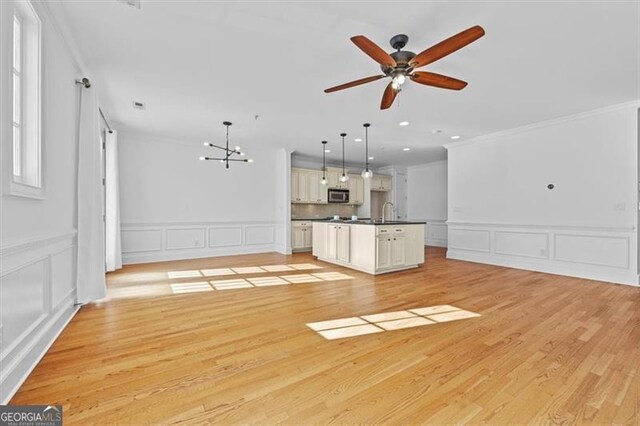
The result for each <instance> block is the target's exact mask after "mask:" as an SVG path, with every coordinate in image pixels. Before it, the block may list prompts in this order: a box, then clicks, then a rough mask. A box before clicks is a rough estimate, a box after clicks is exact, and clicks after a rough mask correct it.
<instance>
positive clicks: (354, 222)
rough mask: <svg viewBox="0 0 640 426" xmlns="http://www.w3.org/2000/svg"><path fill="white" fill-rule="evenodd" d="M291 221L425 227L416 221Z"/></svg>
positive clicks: (421, 222)
mask: <svg viewBox="0 0 640 426" xmlns="http://www.w3.org/2000/svg"><path fill="white" fill-rule="evenodd" d="M291 220H304V221H308V222H329V223H344V224H345V225H375V226H380V225H426V224H427V222H425V221H418V220H388V221H386V222H381V221H379V220H376V221H372V220H370V219H358V220H349V219H340V220H335V219H291Z"/></svg>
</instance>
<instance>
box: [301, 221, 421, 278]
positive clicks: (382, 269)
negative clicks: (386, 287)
mask: <svg viewBox="0 0 640 426" xmlns="http://www.w3.org/2000/svg"><path fill="white" fill-rule="evenodd" d="M424 228H425V226H424V224H419V223H418V224H401V225H367V224H349V225H345V224H341V223H330V222H315V223H314V224H313V233H314V236H315V237H314V239H313V255H314V256H317V257H318V259H320V260H325V261H327V262H331V263H336V264H338V265H343V266H346V267H348V268H353V269H357V270H359V271H363V272H367V273H369V274H374V275H375V274H383V273H386V272H394V271H401V270H403V269H409V268H415V267H416V266H418V265H420V264H422V263H424Z"/></svg>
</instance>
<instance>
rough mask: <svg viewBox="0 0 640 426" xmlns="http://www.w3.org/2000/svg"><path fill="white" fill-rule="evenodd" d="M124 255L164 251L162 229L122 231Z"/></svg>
mask: <svg viewBox="0 0 640 426" xmlns="http://www.w3.org/2000/svg"><path fill="white" fill-rule="evenodd" d="M120 236H121V243H122V253H140V252H149V251H160V250H162V229H122V231H121V234H120Z"/></svg>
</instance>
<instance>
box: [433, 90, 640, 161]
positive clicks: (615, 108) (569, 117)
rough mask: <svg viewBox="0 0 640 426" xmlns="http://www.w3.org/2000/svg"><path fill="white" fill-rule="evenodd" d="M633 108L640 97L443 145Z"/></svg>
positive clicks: (455, 144)
mask: <svg viewBox="0 0 640 426" xmlns="http://www.w3.org/2000/svg"><path fill="white" fill-rule="evenodd" d="M627 108H629V109H631V108H640V99H636V100H633V101H630V102H623V103H620V104H615V105H609V106H606V107H602V108H597V109H594V110H589V111H584V112H580V113H577V114H571V115H566V116H564V117H559V118H554V119H551V120H545V121H540V122H537V123H533V124H527V125H525V126H521V127H515V128H513V129H507V130H501V131H499V132H495V133H489V134H486V135H482V136H477V137H475V138H471V139H468V140H465V141H458V142H450V143H447V144H444V145H442V146H443V147H444V148H446V149H451V148H457V147H461V146H465V145H470V144H474V143H479V142H486V141H491V140H494V139H496V138H502V137H505V136H511V135H517V134H519V133H524V132H529V131H532V130H537V129H543V128H546V127H551V126H556V125H558V124H563V123H568V122H571V121H576V120H582V119H585V118H589V117H594V116H597V115H602V114H607V113H610V112H614V111H619V110H623V109H627Z"/></svg>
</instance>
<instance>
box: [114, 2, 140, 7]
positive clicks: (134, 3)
mask: <svg viewBox="0 0 640 426" xmlns="http://www.w3.org/2000/svg"><path fill="white" fill-rule="evenodd" d="M118 3H122V4H126V5H127V6H131V7H135V8H136V9H140V0H118Z"/></svg>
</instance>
